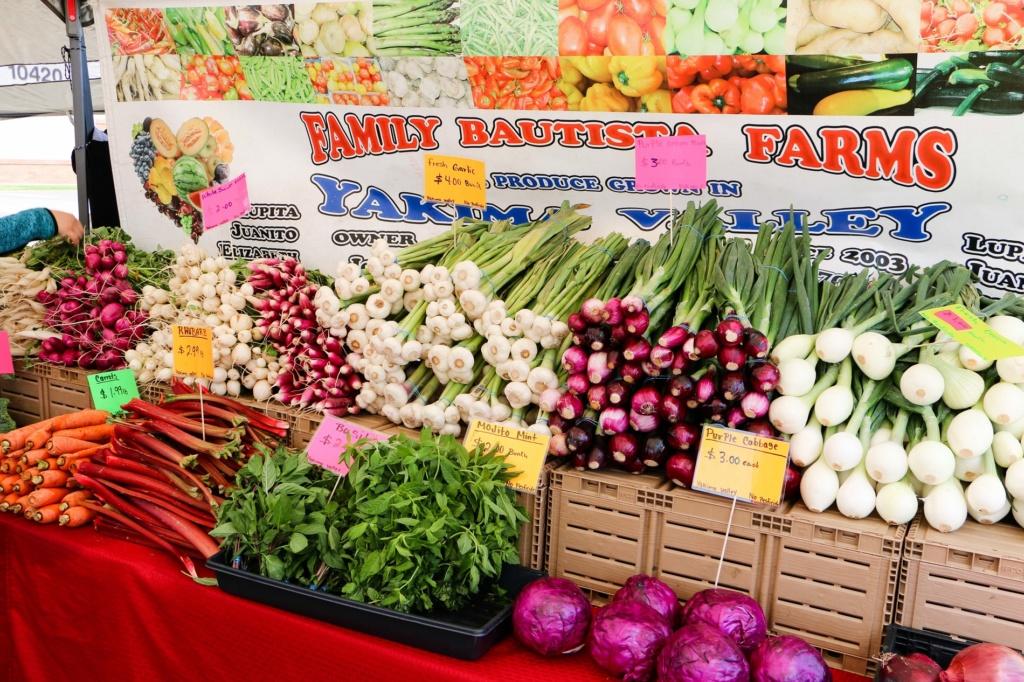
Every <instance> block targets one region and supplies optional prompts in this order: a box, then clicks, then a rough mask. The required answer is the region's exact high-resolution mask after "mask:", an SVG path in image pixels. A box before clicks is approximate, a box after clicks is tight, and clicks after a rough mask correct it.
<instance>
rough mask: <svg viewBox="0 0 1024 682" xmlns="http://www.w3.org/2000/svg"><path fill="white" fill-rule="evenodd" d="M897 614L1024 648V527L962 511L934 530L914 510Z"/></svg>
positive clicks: (919, 624)
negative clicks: (952, 526)
mask: <svg viewBox="0 0 1024 682" xmlns="http://www.w3.org/2000/svg"><path fill="white" fill-rule="evenodd" d="M896 619H897V620H896V622H898V623H899V624H900V625H908V626H910V627H914V628H918V629H921V630H932V631H936V632H941V633H943V634H947V635H952V636H954V637H961V638H966V639H974V640H978V641H982V642H996V643H998V644H1005V645H1006V646H1009V647H1012V648H1014V649H1017V650H1021V649H1024V530H1022V529H1021V528H1020V527H1018V526H1016V525H1013V524H1012V523H1000V524H995V525H983V524H980V523H975V522H973V521H971V520H970V519H968V522H967V523H966V524H965V525H964V526H963V527H962V528H961V529H960V530H958V531H956V532H955V533H940V532H939V531H937V530H935V529H933V528H931V527H930V526H929V525H928V524H927V523H926V522H925V521H924V520H923V519H921V518H918V519H917V520H916V521H914V522H913V524H911V526H910V530H909V531H908V532H907V539H906V547H905V549H904V559H903V576H902V580H901V588H900V594H899V600H898V604H897V614H896Z"/></svg>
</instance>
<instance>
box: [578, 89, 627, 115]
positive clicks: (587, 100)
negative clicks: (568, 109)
mask: <svg viewBox="0 0 1024 682" xmlns="http://www.w3.org/2000/svg"><path fill="white" fill-rule="evenodd" d="M631 110H632V103H631V102H630V100H629V98H628V97H626V96H625V95H623V94H622V93H621V92H619V91H618V90H616V89H615V88H613V87H612V86H610V85H608V84H607V83H594V84H593V85H591V86H590V87H589V88H587V94H585V95H584V96H583V99H582V100H580V111H615V112H623V111H631Z"/></svg>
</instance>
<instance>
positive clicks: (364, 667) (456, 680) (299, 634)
mask: <svg viewBox="0 0 1024 682" xmlns="http://www.w3.org/2000/svg"><path fill="white" fill-rule="evenodd" d="M0 574H2V576H0V580H2V583H0V668H2V669H3V670H4V673H5V674H6V675H8V677H7V678H6V679H10V680H18V681H19V682H34V681H36V680H39V681H40V682H42V681H46V682H49V681H50V680H53V679H55V676H59V677H66V676H73V677H74V678H76V679H80V680H103V679H105V680H123V679H145V680H182V679H196V678H197V677H198V676H201V678H203V679H209V680H250V681H256V680H273V681H274V682H280V681H281V680H297V679H312V680H316V679H333V680H359V681H360V682H375V681H377V680H380V681H381V682H391V681H393V680H415V681H416V682H434V681H436V682H483V681H485V680H486V681H488V682H492V681H495V680H522V681H523V682H540V681H543V680H559V681H560V682H576V681H579V682H585V681H590V680H608V679H610V678H609V677H608V676H606V675H603V674H602V673H601V672H600V671H599V670H598V669H597V668H596V667H595V666H594V665H593V664H592V663H591V662H590V660H589V658H588V657H587V656H586V655H576V656H570V657H566V658H559V659H544V658H541V657H539V656H535V655H534V654H532V653H531V652H529V651H527V650H525V649H524V648H522V647H520V646H519V645H518V644H517V643H516V642H515V640H513V639H512V638H511V637H510V638H508V639H506V640H505V641H503V642H501V643H499V644H498V645H497V646H495V647H494V648H493V649H492V650H491V651H490V652H489V653H488V654H487V655H486V656H485V657H484V658H483V659H481V660H479V661H475V662H472V663H469V662H465V661H458V660H454V659H450V658H446V657H444V656H439V655H436V654H431V653H428V652H425V651H420V650H418V649H413V648H410V647H407V646H403V645H400V644H395V643H392V642H389V641H386V640H383V639H378V638H376V637H370V636H368V635H363V634H360V633H358V632H354V631H352V630H346V629H344V628H339V627H334V626H331V625H327V624H325V623H321V622H319V621H315V620H311V619H308V618H304V617H302V616H295V615H292V614H290V613H287V612H285V611H280V610H277V609H274V608H271V607H268V606H262V605H260V604H256V603H253V602H249V601H246V600H244V599H239V598H236V597H232V596H230V595H227V594H225V593H223V592H221V591H220V590H218V589H217V588H216V587H204V586H201V585H197V584H195V583H193V582H192V581H191V580H189V579H188V578H187V577H185V576H184V575H182V574H181V573H179V572H178V571H177V570H176V568H175V565H174V562H173V561H172V560H171V559H169V558H167V557H165V556H164V555H163V554H158V553H157V552H156V551H154V550H151V549H148V548H146V547H142V546H139V545H134V544H131V543H129V542H123V541H120V540H115V539H112V538H108V537H106V536H103V535H100V534H99V533H96V532H94V531H92V530H91V529H88V528H85V529H76V530H69V529H63V528H55V527H52V526H38V525H36V524H32V523H29V522H27V521H25V520H23V519H21V518H18V517H14V516H10V515H8V514H0ZM860 679H861V678H859V677H854V676H850V675H843V674H839V675H837V676H836V682H853V681H854V680H860Z"/></svg>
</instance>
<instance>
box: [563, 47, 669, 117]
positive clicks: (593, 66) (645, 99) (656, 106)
mask: <svg viewBox="0 0 1024 682" xmlns="http://www.w3.org/2000/svg"><path fill="white" fill-rule="evenodd" d="M558 61H559V65H560V76H559V79H558V88H559V90H560V91H561V92H562V94H563V95H564V96H565V98H566V104H567V107H568V109H569V110H570V111H614V112H626V111H640V112H652V113H671V112H672V92H671V90H670V89H668V88H667V87H666V85H667V79H668V75H667V67H666V62H665V58H664V57H561V58H559V60H558ZM597 86H601V87H597Z"/></svg>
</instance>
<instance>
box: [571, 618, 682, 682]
mask: <svg viewBox="0 0 1024 682" xmlns="http://www.w3.org/2000/svg"><path fill="white" fill-rule="evenodd" d="M671 634H672V629H671V628H670V627H669V625H668V623H666V622H665V619H664V617H662V615H661V614H660V613H658V612H657V611H655V610H654V609H652V608H651V607H650V606H648V605H647V604H642V603H640V602H638V601H630V600H623V601H615V602H612V603H611V604H609V605H608V606H606V607H604V608H603V609H601V610H600V611H598V612H597V615H596V616H595V617H594V627H593V628H591V630H590V645H589V649H590V656H591V658H593V659H594V662H595V663H597V665H598V666H600V667H601V668H602V669H604V670H605V671H607V672H609V673H611V674H613V675H616V676H618V677H621V678H622V679H623V680H624V682H648V681H649V680H650V679H651V677H652V676H653V674H654V666H655V663H656V661H657V658H658V652H659V651H661V647H662V646H663V645H664V644H665V641H666V640H667V639H668V638H669V636H670V635H671Z"/></svg>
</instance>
